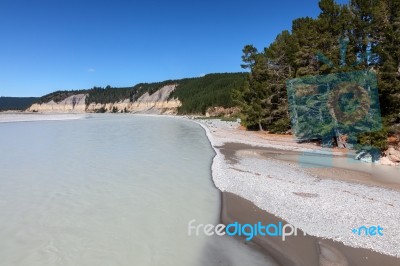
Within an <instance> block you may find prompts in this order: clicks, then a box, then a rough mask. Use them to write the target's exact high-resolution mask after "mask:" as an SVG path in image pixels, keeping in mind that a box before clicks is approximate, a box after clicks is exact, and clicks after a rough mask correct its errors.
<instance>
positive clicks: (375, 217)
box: [197, 120, 400, 265]
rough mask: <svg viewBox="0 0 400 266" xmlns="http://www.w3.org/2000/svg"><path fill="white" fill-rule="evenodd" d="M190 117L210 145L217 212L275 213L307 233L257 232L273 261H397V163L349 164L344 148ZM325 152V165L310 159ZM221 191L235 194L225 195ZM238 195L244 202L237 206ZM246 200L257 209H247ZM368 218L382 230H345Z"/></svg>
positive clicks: (233, 215) (227, 217)
mask: <svg viewBox="0 0 400 266" xmlns="http://www.w3.org/2000/svg"><path fill="white" fill-rule="evenodd" d="M197 122H199V123H201V124H202V126H203V127H204V128H205V129H206V132H207V135H208V137H209V139H210V142H211V144H212V146H213V147H214V149H215V152H216V156H215V158H214V160H213V165H212V173H213V180H214V183H215V185H216V186H217V187H218V188H219V189H220V190H221V191H222V192H223V199H224V200H223V212H222V217H221V218H222V220H223V221H224V222H229V221H232V219H233V220H236V221H240V220H246V219H247V218H248V217H253V218H252V219H250V220H249V219H247V221H249V222H253V223H256V222H258V221H262V222H265V223H268V221H271V220H270V219H280V220H282V221H286V222H288V223H290V224H292V225H294V226H296V227H298V228H300V229H302V230H304V231H305V232H307V234H308V235H310V236H307V237H305V238H298V239H295V237H293V239H295V240H293V241H292V243H289V242H288V243H282V241H275V243H272V244H271V241H268V240H266V239H265V237H264V239H261V240H260V239H259V240H256V242H257V243H259V244H261V245H262V246H264V247H265V248H266V249H267V250H268V251H269V252H270V253H271V254H272V255H273V256H274V258H276V259H277V261H279V262H281V263H282V264H283V265H377V263H378V262H380V263H381V264H382V263H383V264H382V265H399V263H400V234H399V232H400V225H399V223H398V221H400V192H399V191H400V180H399V179H400V169H399V168H393V167H391V168H385V167H384V166H371V165H369V164H364V163H360V164H354V162H351V161H350V162H349V159H348V156H347V154H346V153H345V152H342V151H335V152H331V151H329V150H327V149H320V148H319V147H317V146H315V145H313V144H298V143H296V142H295V141H294V140H293V138H292V137H290V136H269V135H263V134H259V133H255V132H246V131H243V130H239V129H238V126H239V125H238V124H237V123H234V122H222V121H219V120H197ZM310 153H311V157H309V158H308V159H310V158H311V163H310V162H307V164H304V163H302V160H303V157H304V154H310ZM326 156H328V157H329V158H333V163H332V165H323V164H322V166H321V165H318V164H317V163H316V164H315V165H313V163H314V161H315V162H317V161H318V160H319V159H320V158H322V157H326ZM387 167H388V166H387ZM397 177H398V178H397ZM227 195H236V196H235V198H234V200H233V201H232V198H233V197H232V196H227ZM232 202H235V203H234V204H232ZM243 202H248V204H250V205H248V207H239V206H241V204H244V203H243ZM249 208H250V210H251V209H257V210H259V211H261V212H264V213H263V215H261V216H251V215H249V213H251V211H250V210H249ZM240 213H242V214H240ZM271 217H275V218H271ZM373 225H375V226H377V225H380V226H381V227H383V228H384V235H383V236H359V235H357V234H354V233H353V232H352V229H354V228H359V227H360V226H373ZM285 245H288V246H289V248H288V247H287V246H286V247H285ZM303 247H304V252H303V251H302V250H303ZM296 250H297V251H296ZM305 254H308V255H305ZM321 254H322V255H321ZM285 258H286V259H285ZM305 258H310V260H308V259H305ZM313 258H314V259H313ZM302 260H303V261H302ZM317 261H319V264H318V263H317Z"/></svg>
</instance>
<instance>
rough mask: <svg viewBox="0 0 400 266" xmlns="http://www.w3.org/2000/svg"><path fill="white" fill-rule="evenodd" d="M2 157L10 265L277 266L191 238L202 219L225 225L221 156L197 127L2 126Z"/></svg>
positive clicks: (151, 120)
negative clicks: (214, 175)
mask: <svg viewBox="0 0 400 266" xmlns="http://www.w3.org/2000/svg"><path fill="white" fill-rule="evenodd" d="M36 120H37V119H36ZM0 149H1V154H0V169H1V173H0V217H1V218H0V260H1V265H8V266H14V265H27V266H28V265H29V266H36V265H38V266H47V265H49V266H54V265H63V266H64V265H74V266H80V265H82V266H86V265H87V266H93V265H96V266H102V265H107V266H113V265H141V266H142V265H182V266H183V265H185V266H188V265H272V264H271V263H269V260H268V258H265V256H264V255H263V254H261V253H259V252H256V251H255V250H253V249H250V248H249V247H248V245H243V244H242V243H241V242H239V241H236V240H234V239H231V238H229V237H218V238H216V237H213V238H210V237H208V238H207V237H204V236H203V237H193V236H192V237H189V236H188V232H187V225H188V221H190V220H192V219H196V221H197V223H204V224H205V223H212V224H216V223H218V222H219V209H220V194H219V191H218V190H217V189H215V187H214V185H213V183H212V180H211V174H210V164H211V160H212V157H213V155H214V154H213V150H212V148H211V146H210V145H209V143H208V140H207V138H206V136H205V134H204V131H203V130H202V129H201V127H200V126H199V125H197V124H194V123H191V122H188V121H183V120H180V119H174V118H165V117H144V116H132V115H93V116H92V117H90V118H85V119H80V120H66V121H36V122H19V123H1V124H0ZM266 263H267V264H266Z"/></svg>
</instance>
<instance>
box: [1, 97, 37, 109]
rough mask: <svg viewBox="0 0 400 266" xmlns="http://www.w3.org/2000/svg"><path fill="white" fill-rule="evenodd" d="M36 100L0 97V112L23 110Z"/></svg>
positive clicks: (32, 98)
mask: <svg viewBox="0 0 400 266" xmlns="http://www.w3.org/2000/svg"><path fill="white" fill-rule="evenodd" d="M38 99H39V98H35V97H0V111H6V110H25V109H26V108H28V107H29V106H30V105H31V104H32V103H34V102H36V101H37V100H38Z"/></svg>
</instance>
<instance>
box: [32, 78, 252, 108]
mask: <svg viewBox="0 0 400 266" xmlns="http://www.w3.org/2000/svg"><path fill="white" fill-rule="evenodd" d="M247 75H248V74H247V73H214V74H208V75H205V76H203V77H195V78H185V79H179V80H166V81H162V82H154V83H139V84H137V85H135V86H133V87H123V88H116V87H111V86H107V87H105V88H102V87H93V88H91V89H87V90H73V91H56V92H52V93H50V94H47V95H44V96H42V97H40V98H39V99H37V101H36V102H37V103H48V102H50V101H54V102H56V103H59V102H61V101H63V100H64V99H66V98H68V97H70V96H72V95H76V94H87V97H86V99H85V102H86V104H87V105H88V104H91V103H100V104H106V103H116V102H120V101H124V100H126V99H129V100H130V101H131V102H134V101H136V100H137V99H138V98H140V97H141V96H142V95H143V94H145V93H146V92H148V93H149V94H150V95H151V94H153V93H154V92H156V91H158V90H159V89H161V88H162V87H164V86H166V85H177V87H176V89H175V90H174V91H173V92H172V93H171V94H170V95H169V98H170V99H172V98H177V99H179V101H180V102H181V103H182V106H181V107H179V109H178V112H179V113H180V114H188V113H205V111H206V109H207V108H208V107H212V106H222V107H232V106H234V104H233V101H232V98H231V94H232V91H233V90H237V89H239V88H240V87H242V86H243V84H244V82H245V80H246V77H247Z"/></svg>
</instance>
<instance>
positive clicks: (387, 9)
mask: <svg viewBox="0 0 400 266" xmlns="http://www.w3.org/2000/svg"><path fill="white" fill-rule="evenodd" d="M319 8H320V14H319V15H318V17H316V18H310V17H303V18H298V19H295V20H294V21H293V22H292V28H291V29H290V30H285V31H283V32H281V33H280V34H279V35H278V36H277V37H276V39H275V40H274V42H272V43H271V44H270V45H269V46H268V47H265V48H264V49H263V50H262V51H258V50H257V48H256V47H254V46H253V45H246V46H245V47H244V48H243V55H242V61H243V64H242V67H243V68H244V69H247V70H248V71H249V74H248V76H247V79H246V82H245V84H244V86H242V87H241V88H240V89H237V90H234V91H233V93H232V97H233V99H234V102H235V104H237V105H238V106H240V107H241V115H242V121H243V124H244V126H246V127H247V128H248V129H254V130H268V131H270V132H285V131H287V130H289V129H290V117H289V112H288V95H287V88H286V82H287V80H289V79H292V78H298V77H305V76H316V75H326V74H332V73H339V72H350V71H357V70H369V71H373V72H374V73H376V76H377V83H378V88H379V102H380V108H381V114H382V118H383V129H382V130H380V131H379V132H372V133H365V134H361V135H360V136H359V142H368V143H369V144H374V145H378V146H379V147H380V148H382V149H384V148H385V147H386V144H387V143H386V139H387V136H388V135H395V134H399V133H398V132H399V123H400V0H351V1H349V3H348V4H345V5H341V4H338V3H336V2H335V1H334V0H320V1H319ZM341 42H342V47H341ZM343 42H345V45H343Z"/></svg>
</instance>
